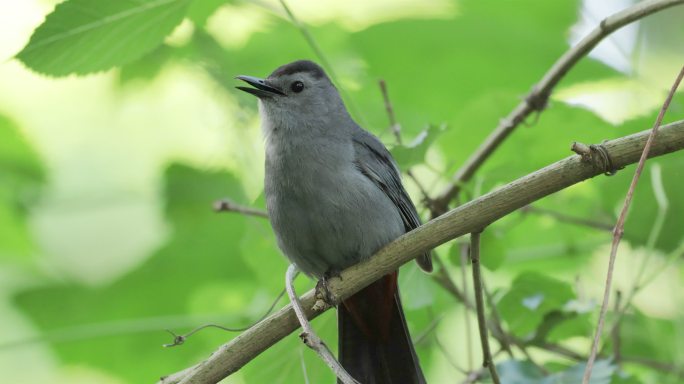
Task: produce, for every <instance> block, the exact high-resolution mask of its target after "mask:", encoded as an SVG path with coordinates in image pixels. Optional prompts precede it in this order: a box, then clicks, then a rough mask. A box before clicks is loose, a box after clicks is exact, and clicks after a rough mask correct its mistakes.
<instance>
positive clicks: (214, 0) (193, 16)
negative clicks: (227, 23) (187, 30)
mask: <svg viewBox="0 0 684 384" xmlns="http://www.w3.org/2000/svg"><path fill="white" fill-rule="evenodd" d="M231 2H232V1H231V0H193V2H192V4H191V5H190V8H188V18H189V19H190V20H192V22H193V23H195V25H197V26H200V27H201V26H204V24H206V23H207V19H209V17H210V16H211V15H212V14H214V12H216V10H217V9H219V8H220V7H221V6H222V5H224V4H228V3H231Z"/></svg>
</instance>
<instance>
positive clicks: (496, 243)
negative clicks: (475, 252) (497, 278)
mask: <svg viewBox="0 0 684 384" xmlns="http://www.w3.org/2000/svg"><path fill="white" fill-rule="evenodd" d="M502 238H503V233H502V232H501V231H499V230H497V228H496V226H492V227H491V228H489V229H488V230H486V231H484V232H482V236H481V237H480V243H481V244H480V262H481V263H482V265H483V266H485V268H487V269H489V270H490V271H494V270H496V269H497V268H499V267H500V266H501V264H503V262H504V261H505V260H506V246H505V244H504V242H503V240H502Z"/></svg>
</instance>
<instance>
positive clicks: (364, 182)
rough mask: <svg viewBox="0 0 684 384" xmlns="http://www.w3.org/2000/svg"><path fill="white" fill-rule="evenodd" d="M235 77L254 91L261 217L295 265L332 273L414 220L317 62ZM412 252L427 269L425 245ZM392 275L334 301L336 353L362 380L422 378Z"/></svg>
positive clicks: (390, 167)
mask: <svg viewBox="0 0 684 384" xmlns="http://www.w3.org/2000/svg"><path fill="white" fill-rule="evenodd" d="M238 78H239V79H241V80H244V81H245V82H247V83H248V84H250V85H252V86H253V88H247V87H238V88H239V89H241V90H243V91H246V92H248V93H251V94H254V95H255V96H257V97H259V111H260V114H261V119H262V129H263V133H264V137H265V144H266V145H265V146H266V175H265V195H266V206H267V208H268V214H269V217H270V220H271V225H272V226H273V230H274V232H275V234H276V238H277V241H278V246H279V247H280V249H281V250H282V251H283V253H285V255H286V256H287V257H288V258H289V259H290V260H291V261H292V262H293V263H294V264H295V265H297V267H298V268H299V269H300V270H301V271H303V272H304V273H306V274H308V275H310V276H315V277H317V278H322V277H325V276H328V275H330V274H335V273H336V272H339V271H341V270H342V269H344V268H347V267H349V266H351V265H353V264H356V263H358V262H359V261H361V260H363V259H366V258H368V257H370V256H371V255H373V254H374V253H375V252H376V251H378V250H379V249H380V248H382V247H383V246H384V245H385V244H387V243H389V242H391V241H392V240H394V239H396V238H397V237H399V236H401V235H402V234H404V233H405V232H407V231H410V230H411V229H414V228H416V227H418V226H419V225H420V219H419V217H418V214H417V212H416V208H415V206H414V205H413V203H412V202H411V199H410V198H409V196H408V194H407V193H406V191H405V189H404V187H403V185H402V183H401V178H400V173H399V169H398V167H397V165H396V163H395V161H394V159H392V156H391V155H390V153H389V151H388V150H387V149H386V148H385V146H384V145H383V144H382V143H381V142H380V140H378V139H377V138H376V137H375V136H373V135H372V134H370V133H368V132H367V131H365V130H363V129H362V128H361V127H359V126H358V125H357V124H356V123H355V122H354V120H353V119H352V118H351V116H350V115H349V113H348V112H347V109H346V108H345V106H344V103H343V102H342V99H341V98H340V95H339V93H338V92H337V89H336V88H335V86H334V85H333V84H332V82H331V81H330V79H329V78H328V76H327V75H326V74H325V72H324V71H323V69H321V67H319V66H318V65H316V64H315V63H313V62H310V61H304V60H302V61H296V62H294V63H290V64H287V65H284V66H282V67H280V68H278V69H276V70H275V71H274V72H273V73H272V74H271V75H270V76H269V77H268V78H266V79H259V78H255V77H250V76H238ZM417 261H418V263H419V265H420V266H421V267H422V268H423V269H425V270H428V271H429V270H431V269H432V264H431V261H430V255H429V253H426V254H424V255H422V256H421V257H419V258H418V259H417ZM396 284H397V273H396V272H394V273H391V274H388V275H386V276H384V277H383V278H381V279H379V280H378V281H376V282H374V283H373V284H371V285H370V286H368V287H366V288H364V289H363V290H362V291H360V292H359V293H357V294H355V295H354V296H352V297H350V298H348V299H346V300H345V301H344V302H343V304H342V305H340V306H339V307H338V329H339V338H340V342H339V350H340V361H341V362H342V364H343V366H344V367H345V369H347V371H348V372H349V373H350V374H352V376H353V377H355V378H357V379H358V380H361V382H363V383H364V384H391V383H402V384H403V383H407V384H411V383H416V384H422V383H425V379H424V377H423V374H422V371H421V369H420V365H419V364H418V358H417V356H416V353H415V351H414V349H413V345H412V343H411V339H410V335H409V332H408V327H407V325H406V321H405V319H404V315H403V311H402V308H401V301H400V298H399V291H398V289H397V286H396Z"/></svg>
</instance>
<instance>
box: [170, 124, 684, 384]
mask: <svg viewBox="0 0 684 384" xmlns="http://www.w3.org/2000/svg"><path fill="white" fill-rule="evenodd" d="M649 134H650V130H647V131H643V132H639V133H636V134H633V135H630V136H626V137H622V138H619V139H615V140H610V141H607V142H605V143H603V144H602V145H601V146H602V147H603V149H604V150H605V151H606V153H607V154H608V156H610V158H611V160H612V165H613V166H614V167H616V168H622V167H625V166H627V165H629V164H633V163H636V162H637V161H638V160H639V157H640V155H641V152H642V150H643V148H644V145H645V144H646V140H647V138H648V135H649ZM681 149H684V120H682V121H678V122H676V123H672V124H669V125H666V126H663V127H661V128H660V130H659V133H658V137H657V138H656V139H655V141H654V142H653V146H652V147H651V152H650V157H655V156H660V155H664V154H667V153H670V152H675V151H678V150H681ZM588 159H589V158H588V157H584V158H583V157H582V156H579V155H573V156H570V157H567V158H565V159H563V160H560V161H558V162H556V163H553V164H551V165H549V166H547V167H545V168H542V169H540V170H538V171H536V172H534V173H531V174H529V175H527V176H524V177H522V178H520V179H518V180H515V181H513V182H512V183H509V184H507V185H505V186H503V187H501V188H499V189H497V190H495V191H492V192H490V193H488V194H486V195H484V196H482V197H480V198H478V199H475V200H473V201H470V202H469V203H467V204H464V205H461V206H459V207H458V208H456V209H453V210H451V211H449V212H448V213H446V214H444V215H442V216H440V217H438V218H435V219H433V220H431V221H430V222H428V223H426V224H424V225H423V226H421V227H419V228H417V229H415V230H413V231H411V232H409V233H407V234H405V235H403V236H401V237H399V238H398V239H396V240H395V241H393V242H391V243H390V244H388V245H387V246H385V247H384V248H382V249H381V250H380V251H379V252H377V253H376V254H375V255H374V256H373V257H371V258H370V259H369V260H367V261H365V262H362V263H359V264H357V265H354V266H352V267H351V268H349V269H346V270H344V271H342V273H341V275H340V278H332V279H330V280H329V290H330V294H331V296H332V297H333V299H334V300H335V301H336V300H339V299H343V298H346V297H349V296H350V295H352V294H354V293H356V292H358V291H359V290H360V289H362V288H363V287H365V286H367V285H368V284H370V283H371V282H373V281H375V280H377V279H379V278H380V277H382V276H384V275H385V274H387V273H389V272H390V271H393V270H396V269H397V268H399V266H401V265H402V264H404V263H406V262H408V261H410V260H412V259H413V258H414V257H416V256H417V255H420V254H422V253H424V252H426V251H427V250H429V249H432V248H434V247H436V246H438V245H440V244H443V243H445V242H447V241H449V240H452V239H455V238H457V237H459V236H462V235H464V234H467V233H470V232H472V231H476V230H478V229H480V228H483V227H485V226H487V225H488V224H490V223H492V222H494V221H495V220H498V219H500V218H501V217H503V216H505V215H507V214H509V213H511V212H513V211H515V210H517V209H520V208H522V207H524V206H526V205H527V204H530V203H531V202H533V201H535V200H538V199H541V198H542V197H544V196H548V195H550V194H552V193H555V192H558V191H560V190H562V189H565V188H567V187H569V186H571V185H573V184H576V183H579V182H581V181H583V180H586V179H589V178H592V177H594V176H597V175H600V174H602V173H604V172H605V171H606V170H605V169H603V168H602V167H601V166H598V165H597V164H595V163H594V162H592V161H590V160H588ZM316 300H317V299H316V297H315V292H314V291H313V290H312V291H309V292H307V293H306V294H305V295H304V296H302V298H301V301H302V306H303V307H304V310H305V312H306V315H307V316H308V317H309V318H313V317H316V316H318V315H319V314H321V313H322V312H323V311H324V310H325V309H318V308H317V309H316V310H314V309H313V306H314V303H315V302H316ZM298 327H299V322H298V321H297V318H296V316H295V314H294V311H293V310H292V307H291V306H290V305H287V306H285V307H283V308H282V309H281V310H280V311H278V312H277V313H275V314H273V315H271V316H269V317H268V318H266V319H264V320H263V321H262V322H260V323H258V324H256V325H255V326H254V327H252V328H250V329H249V330H248V331H246V332H244V333H242V334H241V335H239V336H237V337H236V338H234V339H233V340H231V341H230V342H228V343H226V344H224V345H222V346H221V347H220V348H219V349H218V350H217V351H216V352H214V353H213V354H212V355H211V356H210V357H209V358H208V359H207V360H205V361H203V362H201V363H199V364H197V365H196V366H194V367H192V368H190V369H186V370H184V371H183V373H182V374H173V375H171V376H167V377H165V378H162V380H161V383H164V384H171V383H178V382H180V383H216V382H218V381H220V380H221V379H223V378H225V377H227V376H228V375H230V374H232V373H233V372H236V371H237V370H238V369H240V368H241V367H242V366H244V365H245V364H247V362H249V361H250V360H252V359H253V358H254V357H256V356H257V355H259V354H260V353H261V352H263V351H264V350H266V349H267V348H269V347H271V346H272V345H273V344H275V343H276V342H278V341H279V340H281V339H283V338H284V337H285V336H287V335H289V334H290V333H292V332H293V331H294V330H296V329H297V328H298Z"/></svg>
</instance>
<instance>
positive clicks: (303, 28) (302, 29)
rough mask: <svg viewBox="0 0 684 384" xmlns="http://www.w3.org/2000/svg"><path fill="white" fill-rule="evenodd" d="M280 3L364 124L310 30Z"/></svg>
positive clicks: (283, 2)
mask: <svg viewBox="0 0 684 384" xmlns="http://www.w3.org/2000/svg"><path fill="white" fill-rule="evenodd" d="M280 5H282V7H283V9H284V10H285V13H286V14H287V17H289V18H290V22H291V23H292V24H294V26H295V27H297V29H299V31H300V32H301V34H302V36H304V40H306V42H307V44H309V47H311V50H312V51H314V53H315V54H316V57H318V60H320V61H321V64H323V67H325V69H326V70H327V71H328V74H330V77H331V78H332V80H333V81H334V82H335V83H336V84H337V87H338V89H339V91H340V94H342V97H343V98H344V99H345V100H346V101H347V106H348V108H349V109H350V110H351V112H352V115H353V116H356V117H357V118H358V119H359V120H361V123H362V125H366V119H365V118H364V117H363V115H362V114H361V111H360V110H359V109H358V108H357V107H356V103H355V102H354V99H352V98H351V96H349V94H348V93H347V91H346V90H345V89H344V87H342V84H340V82H339V81H338V77H337V74H336V73H335V68H333V66H332V65H331V64H330V62H329V61H328V59H327V58H326V57H325V55H324V54H323V50H322V49H321V47H319V46H318V43H316V40H315V39H314V38H313V35H312V34H311V32H309V29H308V28H307V27H306V25H305V24H304V23H302V22H301V21H300V20H299V19H298V18H297V17H296V16H295V14H294V13H293V12H292V10H291V9H290V7H289V6H288V5H287V3H286V2H285V0H280Z"/></svg>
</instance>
